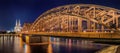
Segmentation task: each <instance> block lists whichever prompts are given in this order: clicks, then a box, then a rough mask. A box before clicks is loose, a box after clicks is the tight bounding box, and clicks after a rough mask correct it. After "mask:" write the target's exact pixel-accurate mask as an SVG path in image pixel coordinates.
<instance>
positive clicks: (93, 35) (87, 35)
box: [23, 32, 120, 39]
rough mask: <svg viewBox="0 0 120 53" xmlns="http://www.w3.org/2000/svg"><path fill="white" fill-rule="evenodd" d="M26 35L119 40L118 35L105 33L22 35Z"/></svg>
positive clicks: (37, 33) (32, 33)
mask: <svg viewBox="0 0 120 53" xmlns="http://www.w3.org/2000/svg"><path fill="white" fill-rule="evenodd" d="M23 34H27V35H40V36H59V37H81V38H82V37H83V38H112V39H119V38H120V34H118V33H107V32H106V33H105V32H29V33H23Z"/></svg>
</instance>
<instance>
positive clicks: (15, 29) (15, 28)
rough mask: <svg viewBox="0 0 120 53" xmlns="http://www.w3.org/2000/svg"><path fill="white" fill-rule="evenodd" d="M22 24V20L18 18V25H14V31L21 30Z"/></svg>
mask: <svg viewBox="0 0 120 53" xmlns="http://www.w3.org/2000/svg"><path fill="white" fill-rule="evenodd" d="M21 29H22V27H21V24H20V20H16V25H15V27H14V32H21Z"/></svg>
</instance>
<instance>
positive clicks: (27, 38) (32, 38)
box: [22, 35, 50, 44]
mask: <svg viewBox="0 0 120 53" xmlns="http://www.w3.org/2000/svg"><path fill="white" fill-rule="evenodd" d="M22 40H23V41H24V42H25V43H27V44H31V43H49V42H50V37H46V36H40V35H22Z"/></svg>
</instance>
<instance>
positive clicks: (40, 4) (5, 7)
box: [0, 0, 120, 30]
mask: <svg viewBox="0 0 120 53" xmlns="http://www.w3.org/2000/svg"><path fill="white" fill-rule="evenodd" d="M119 2H120V1H119V0H115V1H110V0H105V1H101V0H99V1H95V0H64V1H61V0H36V1H34V0H29V1H27V0H11V1H8V0H3V1H0V7H1V8H0V30H10V29H13V28H14V26H15V22H16V19H20V20H21V24H22V25H23V23H25V22H28V23H29V22H30V23H32V22H34V21H35V19H36V18H38V16H40V15H41V14H42V13H44V12H45V11H47V10H49V9H52V8H55V7H58V6H63V5H68V4H96V5H102V6H107V7H112V8H116V9H120V7H119V6H118V5H120V3H119Z"/></svg>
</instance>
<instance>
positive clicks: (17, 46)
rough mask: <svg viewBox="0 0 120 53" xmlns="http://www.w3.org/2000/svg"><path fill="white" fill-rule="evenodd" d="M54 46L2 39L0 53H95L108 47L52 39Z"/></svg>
mask: <svg viewBox="0 0 120 53" xmlns="http://www.w3.org/2000/svg"><path fill="white" fill-rule="evenodd" d="M51 42H52V44H47V45H46V44H45V45H30V44H25V43H24V42H23V41H22V38H20V37H15V36H11V37H10V36H4V37H3V36H2V37H0V53H94V52H96V51H98V50H100V49H102V48H104V47H107V46H108V45H104V44H95V43H92V41H86V40H79V39H71V38H54V37H52V38H51Z"/></svg>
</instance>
